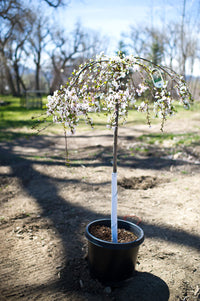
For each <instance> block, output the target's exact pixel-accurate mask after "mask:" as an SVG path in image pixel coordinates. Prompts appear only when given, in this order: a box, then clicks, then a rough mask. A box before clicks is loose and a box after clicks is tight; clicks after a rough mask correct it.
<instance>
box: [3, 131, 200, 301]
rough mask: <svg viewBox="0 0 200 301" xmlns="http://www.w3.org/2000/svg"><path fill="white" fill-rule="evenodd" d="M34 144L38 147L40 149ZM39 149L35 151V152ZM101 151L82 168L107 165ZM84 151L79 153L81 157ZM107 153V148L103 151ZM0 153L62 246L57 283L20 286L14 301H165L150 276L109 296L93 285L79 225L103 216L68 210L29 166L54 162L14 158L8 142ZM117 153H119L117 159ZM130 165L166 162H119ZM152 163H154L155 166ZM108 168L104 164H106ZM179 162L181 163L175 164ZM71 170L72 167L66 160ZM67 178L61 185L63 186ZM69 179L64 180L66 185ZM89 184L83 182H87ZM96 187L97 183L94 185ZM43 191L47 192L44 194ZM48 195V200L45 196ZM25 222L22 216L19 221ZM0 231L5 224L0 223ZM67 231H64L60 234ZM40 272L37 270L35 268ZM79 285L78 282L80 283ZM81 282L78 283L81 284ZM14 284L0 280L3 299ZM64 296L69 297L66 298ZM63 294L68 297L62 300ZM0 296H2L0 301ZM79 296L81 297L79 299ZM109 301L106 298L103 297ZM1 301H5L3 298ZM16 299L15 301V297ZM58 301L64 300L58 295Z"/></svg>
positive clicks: (189, 239) (148, 230) (172, 236)
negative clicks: (37, 299)
mask: <svg viewBox="0 0 200 301" xmlns="http://www.w3.org/2000/svg"><path fill="white" fill-rule="evenodd" d="M40 143H41V145H43V143H42V137H40ZM41 145H40V147H41ZM38 151H40V150H38ZM106 151H107V150H106V148H102V146H101V147H99V152H98V153H97V154H96V158H95V160H97V161H100V162H96V161H95V162H93V160H94V157H92V158H88V157H87V158H86V157H82V158H81V160H83V161H84V162H86V161H87V163H84V164H85V165H86V166H91V167H92V166H97V165H101V166H104V165H106V166H107V165H108V162H109V160H110V157H109V158H107V159H106V160H104V159H102V158H103V157H104V156H105V154H106ZM84 152H85V149H84V150H83V153H84ZM108 152H110V148H109V149H108ZM0 154H1V166H9V167H10V169H11V172H10V174H9V177H17V178H18V180H19V182H20V183H21V186H22V188H23V190H24V191H25V192H26V193H27V194H28V195H30V196H31V197H33V198H34V199H35V200H37V203H38V205H39V206H40V208H41V210H42V214H41V218H47V219H48V220H49V221H50V226H51V227H55V228H56V229H57V231H58V233H59V236H60V238H61V239H62V242H63V246H65V254H64V256H65V258H66V262H65V266H63V267H62V268H61V269H60V276H59V279H55V280H54V281H52V282H51V283H46V284H43V285H40V286H35V285H33V286H29V287H23V285H22V286H21V288H20V287H18V290H17V292H18V294H17V295H15V297H14V298H15V299H13V300H18V299H20V293H19V292H20V290H21V292H23V294H22V295H23V296H22V297H23V298H25V299H23V298H22V300H31V295H32V294H33V292H34V294H37V295H38V296H40V295H41V294H44V296H45V294H46V292H47V291H48V294H47V296H51V295H52V294H54V295H55V294H56V293H58V292H60V293H62V294H63V296H66V300H73V301H76V300H94V301H95V300H141V301H142V300H143V301H145V300H148V301H149V300H154V301H156V300H158V301H166V300H168V299H169V289H168V286H167V284H166V283H165V282H164V281H163V280H162V279H160V278H158V277H156V276H155V275H152V274H150V273H139V272H138V273H137V274H136V276H135V277H133V278H132V279H130V280H129V281H127V282H126V283H124V285H122V286H120V287H115V288H113V290H112V291H111V292H108V291H106V289H105V287H103V286H102V285H101V284H100V283H99V282H98V281H96V280H95V279H92V278H91V277H90V274H89V271H88V268H87V261H86V259H85V255H86V254H85V249H84V248H83V240H82V239H80V237H81V234H82V235H83V234H84V233H83V232H84V231H83V229H80V225H81V224H84V225H86V224H87V222H89V221H91V220H93V219H97V218H105V217H107V216H105V215H104V216H102V215H101V216H100V215H99V214H97V213H96V212H93V211H91V210H88V209H87V206H75V205H74V206H73V205H72V204H71V203H69V202H68V200H67V196H66V198H65V199H63V198H62V197H60V195H59V190H58V186H57V183H58V182H59V180H57V179H55V178H52V177H50V176H47V175H44V174H42V173H40V172H38V171H36V170H35V169H34V168H33V164H34V163H36V162H37V164H38V163H39V164H43V165H44V168H45V167H46V166H48V165H49V164H51V165H52V164H55V165H58V161H56V162H55V161H42V160H40V161H39V162H38V161H36V162H35V161H34V160H33V159H29V158H28V157H27V156H26V155H25V156H24V155H23V154H22V155H16V154H15V152H14V151H13V145H12V143H8V144H6V145H5V143H4V146H3V148H1V149H0ZM120 155H122V154H121V153H120V154H119V156H120ZM130 162H132V163H131V167H134V168H135V167H136V168H143V166H145V168H147V167H149V168H155V169H157V168H158V169H160V168H166V166H167V165H169V164H170V163H171V160H170V161H166V160H164V159H160V160H157V158H148V159H146V160H145V161H144V159H142V160H140V159H134V158H130V157H129V158H128V160H127V162H126V163H124V164H123V163H121V162H120V165H121V166H123V167H130ZM155 162H157V163H155ZM109 164H110V163H109ZM180 164H181V162H180ZM71 166H74V167H75V166H77V165H76V164H75V163H73V160H72V162H71ZM33 179H34V180H35V179H37V180H38V183H40V185H39V189H35V188H34V189H33V186H32V185H31V181H32V180H33ZM67 182H68V181H67V180H66V181H65V183H66V185H67ZM70 183H71V181H69V184H70ZM74 184H76V185H80V184H81V182H80V181H79V180H76V181H75V182H74ZM88 185H89V183H88ZM98 185H103V184H102V183H98ZM47 192H48V194H47ZM47 195H48V197H47ZM72 215H76V216H78V217H79V218H78V219H74V221H73V223H72V224H70V223H68V220H69V219H70V218H71V216H72ZM24 218H25V219H26V218H27V221H28V217H24ZM3 226H4V227H5V226H6V224H3ZM141 227H142V228H143V229H144V232H145V235H146V237H149V238H160V239H164V240H168V241H170V242H175V243H176V244H185V243H186V244H187V245H188V246H191V247H193V248H196V249H198V248H199V247H200V245H199V240H200V237H199V236H194V235H191V234H189V233H186V232H184V231H178V230H176V229H174V228H166V227H164V226H163V227H162V226H155V225H151V224H142V225H141ZM66 230H67V231H66ZM41 269H42V267H41ZM81 281H82V282H81ZM82 283H83V285H82ZM14 287H15V283H13V284H12V285H10V286H8V285H7V284H6V283H4V281H3V280H2V282H1V290H2V292H3V296H5V298H8V300H10V297H9V296H13V294H14V293H13V294H12V290H13V292H14ZM70 294H72V296H73V297H72V298H73V299H70ZM67 296H69V299H67ZM2 298H3V297H2ZM81 298H82V299H81ZM109 298H110V299H109ZM5 300H7V299H5ZM20 300H21V299H20ZM41 300H45V301H46V300H48V299H41ZM49 300H61V299H59V297H58V298H57V299H51V298H50V297H49ZM62 300H65V299H64V297H63V299H62Z"/></svg>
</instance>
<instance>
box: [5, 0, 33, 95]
mask: <svg viewBox="0 0 200 301" xmlns="http://www.w3.org/2000/svg"><path fill="white" fill-rule="evenodd" d="M4 2H5V1H4ZM4 4H5V3H4ZM1 5H2V3H1ZM4 8H5V7H4ZM5 11H7V12H8V14H7V17H6V16H5V17H2V20H1V21H2V22H0V60H1V66H2V68H3V70H4V74H5V78H6V81H7V84H8V86H9V88H10V91H11V93H12V94H13V95H20V94H21V88H22V89H23V90H24V89H25V85H24V82H23V80H22V72H21V71H22V65H23V61H22V60H23V59H25V56H26V51H25V43H26V41H27V37H28V34H29V33H30V31H31V26H30V24H31V12H30V10H29V9H26V8H22V7H15V6H14V1H10V2H9V5H8V6H6V8H5V10H4V12H5ZM20 69H21V70H20ZM2 77H3V74H2Z"/></svg>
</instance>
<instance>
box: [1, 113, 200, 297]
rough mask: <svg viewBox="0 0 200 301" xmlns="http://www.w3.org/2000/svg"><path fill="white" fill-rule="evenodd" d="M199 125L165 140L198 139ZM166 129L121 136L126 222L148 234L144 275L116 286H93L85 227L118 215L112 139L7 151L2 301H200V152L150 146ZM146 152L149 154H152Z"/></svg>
mask: <svg viewBox="0 0 200 301" xmlns="http://www.w3.org/2000/svg"><path fill="white" fill-rule="evenodd" d="M199 122H200V113H198V112H197V113H196V114H194V118H193V120H190V121H189V120H184V119H180V120H171V121H170V122H169V123H168V124H167V125H166V128H165V132H173V133H186V132H188V133H190V132H196V133H199V130H200V126H199V124H200V123H199ZM158 132H159V126H152V128H151V129H149V128H148V127H147V126H145V125H144V126H142V125H141V126H140V125H138V126H137V127H136V126H135V127H133V126H130V127H122V128H120V131H119V156H118V180H119V185H118V215H119V217H120V218H122V219H123V218H126V219H127V220H130V221H133V222H139V225H140V226H141V227H142V229H143V230H144V233H145V241H144V243H143V244H142V245H141V246H140V250H139V256H138V261H137V267H136V268H137V274H136V276H134V277H132V278H131V279H129V280H127V281H125V282H124V283H120V284H117V285H116V286H114V287H109V286H107V287H106V286H103V285H102V284H101V283H99V282H98V281H97V280H95V279H92V278H91V276H90V274H89V271H88V267H87V241H86V238H85V236H84V232H85V227H86V225H87V223H89V222H90V221H92V220H94V219H97V218H102V217H108V216H109V214H110V198H111V183H110V182H111V172H112V162H111V161H112V132H111V131H109V130H108V131H107V130H106V131H97V130H96V131H89V130H88V132H80V133H79V132H77V134H76V135H75V136H73V137H72V136H70V137H69V138H68V150H69V159H70V165H68V166H66V165H65V159H64V153H65V150H64V138H63V137H62V135H57V136H54V135H45V133H43V134H44V135H42V136H38V137H32V138H30V139H24V138H23V139H22V138H21V139H18V140H15V141H13V142H3V143H1V145H0V146H1V150H0V158H1V159H0V160H1V166H0V175H1V182H0V189H1V190H0V192H1V193H0V279H1V281H0V300H1V301H4V300H9V301H11V300H12V301H17V300H22V301H27V300H31V301H33V300H39V301H58V300H63V301H69V300H72V301H79V300H80V301H82V300H91V301H100V300H105V301H106V300H119V301H125V300H137V301H139V300H141V301H143V300H147V301H166V300H171V301H175V300H179V301H180V300H182V301H183V300H184V301H186V300H187V301H188V300H189V301H194V300H195V301H197V300H200V222H199V213H200V212H199V211H200V209H199V208H200V206H199V199H200V196H199V195H200V193H199V190H200V188H199V187H200V144H196V145H193V146H189V147H181V146H180V147H179V148H175V147H174V146H173V141H171V140H167V141H165V143H164V144H163V145H160V144H154V145H141V142H140V141H139V140H138V139H137V137H139V136H140V135H142V134H148V133H158ZM144 150H145V151H144Z"/></svg>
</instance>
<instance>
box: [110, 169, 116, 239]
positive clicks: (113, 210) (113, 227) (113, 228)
mask: <svg viewBox="0 0 200 301" xmlns="http://www.w3.org/2000/svg"><path fill="white" fill-rule="evenodd" d="M111 233H112V241H113V242H114V243H117V173H114V172H113V173H112V208H111Z"/></svg>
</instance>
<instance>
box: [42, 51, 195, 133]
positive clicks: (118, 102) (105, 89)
mask: <svg viewBox="0 0 200 301" xmlns="http://www.w3.org/2000/svg"><path fill="white" fill-rule="evenodd" d="M155 67H156V68H157V70H158V72H160V73H162V74H163V75H165V76H166V77H169V78H171V79H172V80H173V82H174V83H175V84H176V88H177V90H178V93H179V96H180V100H181V101H182V103H183V104H184V105H185V106H188V105H189V101H188V99H191V95H190V93H189V91H188V89H187V86H186V84H185V82H184V80H183V79H182V78H181V77H180V78H179V77H178V76H177V74H175V73H174V72H173V71H171V70H169V69H167V68H166V69H165V68H164V67H161V66H155V65H153V66H152V63H151V62H149V61H148V60H145V59H142V58H135V57H134V56H132V55H130V56H122V55H118V56H114V57H107V56H105V55H104V54H103V53H102V54H100V55H99V56H97V57H96V58H95V59H91V60H90V61H89V62H87V63H85V64H84V65H81V66H80V67H79V69H78V70H77V71H74V72H73V73H72V76H71V78H70V79H69V81H68V82H67V84H66V85H65V86H62V87H61V88H60V90H58V91H55V92H54V94H53V96H49V97H48V104H47V114H48V115H49V116H52V117H53V122H55V123H62V124H63V126H64V127H65V128H69V129H70V131H71V132H72V133H74V131H75V128H76V126H77V124H78V121H79V116H80V115H83V116H84V117H85V119H86V121H87V122H88V123H89V124H90V125H91V126H92V125H93V124H92V119H91V118H90V114H89V113H90V112H92V111H93V112H100V111H101V110H103V111H104V112H105V113H106V114H107V115H108V117H109V118H108V126H110V127H113V126H115V122H116V110H117V114H118V118H121V119H123V120H126V118H127V115H128V109H129V108H130V107H132V108H135V109H137V110H138V111H143V112H146V113H147V119H148V123H150V117H149V116H150V113H149V112H150V107H151V103H152V99H153V104H154V114H155V116H159V117H161V118H162V120H163V122H164V120H165V119H166V117H167V116H168V115H171V114H172V113H173V112H174V106H173V98H172V96H171V94H170V92H169V91H168V89H167V81H165V82H164V84H163V85H161V87H159V88H157V86H155V85H153V81H152V73H153V70H155ZM146 91H147V92H148V95H147V96H145V93H147V92H146ZM142 95H144V97H142ZM149 96H151V97H149ZM152 96H153V97H152ZM140 99H141V103H140V104H138V103H139V101H140Z"/></svg>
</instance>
